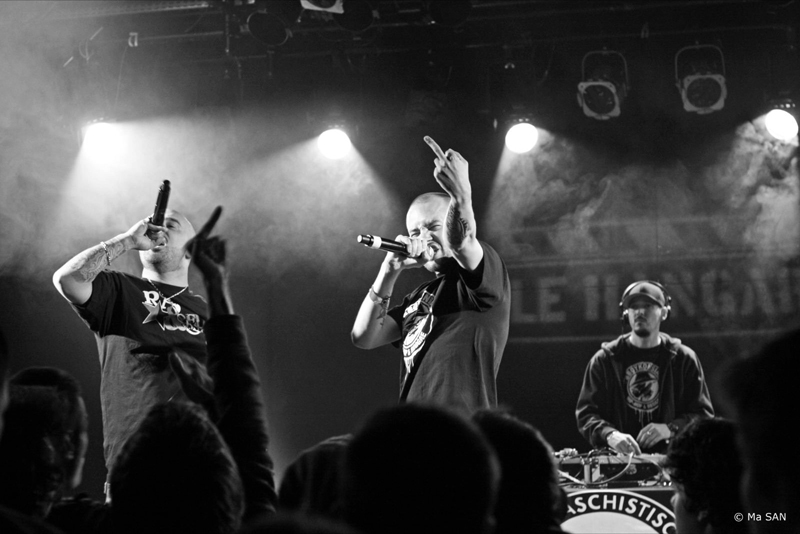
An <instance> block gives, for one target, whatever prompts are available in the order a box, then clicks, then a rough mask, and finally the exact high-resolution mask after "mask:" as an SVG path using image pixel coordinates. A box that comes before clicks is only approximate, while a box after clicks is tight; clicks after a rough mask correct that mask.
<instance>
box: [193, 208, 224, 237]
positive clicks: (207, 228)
mask: <svg viewBox="0 0 800 534" xmlns="http://www.w3.org/2000/svg"><path fill="white" fill-rule="evenodd" d="M221 214H222V206H217V207H216V208H214V212H213V213H212V214H211V217H210V218H209V219H208V221H206V223H205V224H204V225H203V227H202V228H201V229H200V231H199V232H197V236H198V237H200V238H206V237H208V235H209V234H210V233H211V230H213V229H214V225H215V224H217V221H218V220H219V216H220V215H221Z"/></svg>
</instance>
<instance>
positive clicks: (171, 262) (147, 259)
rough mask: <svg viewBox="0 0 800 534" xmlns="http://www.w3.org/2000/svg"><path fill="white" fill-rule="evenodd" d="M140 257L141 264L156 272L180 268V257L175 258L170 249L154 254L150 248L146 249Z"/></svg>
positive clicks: (166, 271) (167, 271)
mask: <svg viewBox="0 0 800 534" xmlns="http://www.w3.org/2000/svg"><path fill="white" fill-rule="evenodd" d="M140 259H141V260H142V264H143V265H145V266H146V267H149V268H150V269H152V270H153V271H154V272H157V273H169V272H173V271H177V270H179V269H180V268H181V261H180V258H175V254H174V252H173V251H172V250H171V249H168V250H167V251H166V254H155V253H153V251H152V250H148V251H145V253H144V254H142V256H141V258H140Z"/></svg>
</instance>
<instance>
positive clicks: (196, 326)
mask: <svg viewBox="0 0 800 534" xmlns="http://www.w3.org/2000/svg"><path fill="white" fill-rule="evenodd" d="M194 235H195V230H194V228H193V227H192V224H191V223H190V222H189V221H188V219H186V217H184V216H183V215H181V214H180V213H178V212H177V211H173V210H167V212H166V214H165V218H164V226H156V225H154V224H152V223H151V222H150V220H149V218H147V219H143V220H141V221H139V222H137V223H136V224H135V225H133V227H132V228H131V229H130V230H128V231H127V232H124V233H121V234H119V235H117V236H116V237H113V238H111V239H109V240H107V241H102V242H101V243H100V244H99V245H95V246H93V247H91V248H89V249H87V250H84V251H83V252H81V253H80V254H78V255H77V256H75V257H74V258H72V259H71V260H69V261H68V262H67V263H66V264H64V265H63V266H62V267H61V268H60V269H58V270H57V271H56V272H55V274H54V275H53V283H54V284H55V286H56V289H58V291H59V293H61V295H63V296H64V298H66V299H67V300H68V301H69V302H70V303H71V304H72V307H73V309H74V310H75V311H76V312H77V313H78V315H79V316H80V317H81V319H83V321H84V322H85V323H86V325H87V326H88V327H89V328H90V329H91V330H92V332H94V334H95V337H96V340H97V347H98V350H99V353H100V369H101V378H100V399H101V403H102V410H103V447H104V452H105V461H106V468H107V469H108V470H109V471H110V470H111V467H112V465H113V463H114V458H115V457H116V455H117V453H118V452H119V450H120V448H121V447H122V445H123V444H124V443H125V440H126V439H127V438H128V436H129V435H130V434H131V433H132V432H133V431H134V430H135V428H136V427H137V425H138V424H139V422H140V420H141V419H142V418H143V417H144V416H145V414H146V413H147V412H148V410H149V409H150V407H152V406H153V405H155V404H157V403H160V402H165V401H168V400H170V399H173V398H180V397H181V396H182V395H183V394H182V390H181V387H180V384H179V383H178V381H177V380H176V377H175V375H174V374H173V373H172V371H171V369H170V366H169V363H168V352H169V349H170V347H178V348H180V349H182V350H183V351H184V352H185V353H186V354H188V355H189V356H191V357H192V358H194V359H196V360H198V361H200V362H203V363H204V362H205V359H206V349H205V337H204V336H203V324H204V323H205V319H206V317H207V312H206V303H205V300H204V299H203V298H202V297H201V296H199V295H195V294H194V293H192V292H191V291H190V290H189V263H190V255H189V253H188V252H187V251H186V250H185V245H186V243H187V241H189V239H191V238H192V237H193V236H194ZM130 250H137V251H139V257H140V259H141V263H142V267H143V268H142V276H141V277H138V276H133V275H131V274H127V273H123V272H119V271H115V270H113V269H112V268H111V265H112V262H113V261H114V260H115V259H116V258H118V257H119V256H121V255H122V254H125V253H126V252H128V251H130Z"/></svg>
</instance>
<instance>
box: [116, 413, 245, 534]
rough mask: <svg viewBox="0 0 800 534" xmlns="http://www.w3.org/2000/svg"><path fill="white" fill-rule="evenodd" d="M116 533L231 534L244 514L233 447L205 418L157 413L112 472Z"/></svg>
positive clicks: (142, 426) (149, 417) (202, 415)
mask: <svg viewBox="0 0 800 534" xmlns="http://www.w3.org/2000/svg"><path fill="white" fill-rule="evenodd" d="M110 482H111V511H112V516H113V521H114V527H115V532H118V533H119V534H128V533H130V534H133V533H142V532H154V533H156V532H164V533H167V532H169V533H182V532H185V533H192V534H204V533H208V534H212V533H213V534H226V533H231V532H235V531H236V530H237V529H238V528H239V526H240V523H241V518H242V513H243V511H244V494H243V489H242V482H241V479H240V477H239V472H238V470H237V467H236V464H235V462H234V460H233V457H232V456H231V453H230V450H229V449H228V446H227V445H226V444H225V442H224V441H223V438H222V436H221V435H220V433H219V431H218V430H217V427H216V426H215V425H214V424H213V423H212V422H211V420H210V419H209V418H208V416H207V415H206V413H205V411H204V410H203V409H202V408H200V407H198V406H196V405H190V404H182V403H165V404H159V405H156V406H154V407H153V408H152V409H151V410H150V411H149V412H148V414H147V416H145V418H144V420H143V421H142V423H141V424H140V426H139V428H138V429H137V431H136V432H135V433H134V434H133V435H132V436H131V437H130V438H129V439H128V441H126V443H125V445H124V446H123V447H122V450H121V451H120V454H119V456H118V457H117V459H116V460H115V463H114V466H113V467H112V469H111V481H110Z"/></svg>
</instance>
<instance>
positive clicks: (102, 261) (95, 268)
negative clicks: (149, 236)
mask: <svg viewBox="0 0 800 534" xmlns="http://www.w3.org/2000/svg"><path fill="white" fill-rule="evenodd" d="M106 247H107V248H108V257H109V258H111V259H112V260H113V259H114V258H117V257H119V256H120V255H121V254H122V253H123V252H125V246H124V245H123V244H122V243H120V242H117V243H113V242H107V243H106ZM107 266H108V262H107V259H106V251H105V250H104V249H103V246H102V245H97V246H96V247H92V248H90V249H89V250H86V251H84V252H82V253H81V254H78V255H77V256H75V258H74V259H73V261H72V265H71V266H70V270H71V271H73V273H75V274H74V276H75V278H77V279H78V280H80V281H81V282H92V281H94V279H95V278H97V275H98V274H100V272H101V271H102V270H103V269H105V268H106V267H107Z"/></svg>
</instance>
